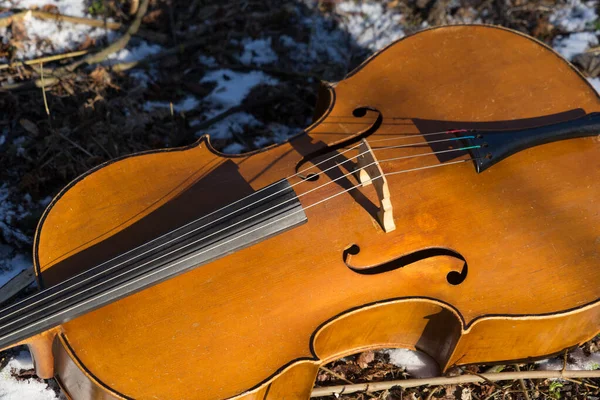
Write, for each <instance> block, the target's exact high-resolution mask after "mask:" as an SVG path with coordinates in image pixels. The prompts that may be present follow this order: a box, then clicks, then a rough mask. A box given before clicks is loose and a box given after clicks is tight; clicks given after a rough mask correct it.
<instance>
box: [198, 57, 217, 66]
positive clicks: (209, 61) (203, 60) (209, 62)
mask: <svg viewBox="0 0 600 400" xmlns="http://www.w3.org/2000/svg"><path fill="white" fill-rule="evenodd" d="M198 62H200V64H202V65H205V66H207V67H210V68H214V67H216V66H217V60H215V58H214V57H213V56H205V55H204V54H200V55H199V56H198Z"/></svg>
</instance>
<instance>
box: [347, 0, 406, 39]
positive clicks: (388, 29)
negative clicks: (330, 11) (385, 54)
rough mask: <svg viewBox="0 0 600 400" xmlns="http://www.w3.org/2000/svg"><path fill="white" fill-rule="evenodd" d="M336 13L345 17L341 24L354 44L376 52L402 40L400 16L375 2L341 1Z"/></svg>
mask: <svg viewBox="0 0 600 400" xmlns="http://www.w3.org/2000/svg"><path fill="white" fill-rule="evenodd" d="M336 9H337V11H338V12H340V13H343V14H345V15H347V18H346V19H345V22H344V23H343V27H344V29H346V30H347V31H348V32H349V33H350V35H351V36H352V38H354V39H355V41H356V43H357V44H358V45H360V46H361V47H366V48H368V49H370V50H373V51H376V50H379V49H382V48H384V47H385V46H387V45H388V44H390V43H392V42H394V41H396V40H398V39H400V38H402V37H403V36H404V31H403V30H402V28H401V21H402V15H401V14H399V13H397V12H394V11H391V10H389V9H388V8H386V7H385V5H384V4H381V3H375V2H355V1H342V2H340V3H338V4H337V6H336Z"/></svg>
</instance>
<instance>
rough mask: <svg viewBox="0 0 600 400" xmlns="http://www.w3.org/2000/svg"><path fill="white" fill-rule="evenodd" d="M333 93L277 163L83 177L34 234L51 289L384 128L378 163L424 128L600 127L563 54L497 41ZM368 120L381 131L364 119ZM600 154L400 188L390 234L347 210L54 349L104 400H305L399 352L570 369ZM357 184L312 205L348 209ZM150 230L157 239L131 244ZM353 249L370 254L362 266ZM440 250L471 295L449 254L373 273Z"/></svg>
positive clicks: (491, 36) (473, 30)
mask: <svg viewBox="0 0 600 400" xmlns="http://www.w3.org/2000/svg"><path fill="white" fill-rule="evenodd" d="M327 93H329V100H330V101H329V104H328V107H323V113H322V115H321V117H320V118H319V119H318V120H317V121H316V122H315V124H314V125H312V126H311V127H310V128H308V129H307V132H306V134H303V135H301V136H298V137H296V138H295V139H292V140H291V141H290V142H288V143H285V144H282V145H280V146H276V147H272V148H269V149H266V150H264V151H260V152H255V153H252V154H249V155H243V156H240V157H230V158H226V157H224V156H223V155H220V154H217V153H216V152H215V151H214V150H212V149H211V148H210V144H209V143H208V140H207V139H206V138H204V139H202V140H200V141H199V143H198V144H197V145H195V146H191V147H189V148H186V149H178V150H173V151H163V152H152V153H148V154H146V155H142V156H136V157H129V158H124V159H122V160H120V161H116V162H112V163H110V164H109V165H105V166H103V167H102V168H100V169H98V170H96V172H94V173H91V174H88V175H86V176H83V177H81V178H79V179H78V180H77V181H76V182H74V183H73V184H72V185H71V186H70V187H69V188H68V190H66V191H64V192H62V193H61V194H60V195H59V196H58V197H57V199H55V201H54V202H53V204H52V205H51V206H50V208H49V210H48V211H47V213H46V214H45V215H44V218H43V220H42V223H41V224H40V227H39V230H38V232H37V234H36V240H35V250H36V251H35V257H36V258H35V261H36V268H37V269H38V272H39V273H40V274H41V275H40V276H41V279H42V281H43V282H44V283H45V284H46V285H48V286H51V285H53V284H56V283H58V282H60V281H61V280H63V279H65V277H67V276H70V275H72V274H74V273H75V272H74V271H77V270H78V269H81V268H89V267H91V266H93V265H95V264H97V263H98V261H100V260H102V259H103V258H105V257H108V256H110V255H112V254H113V253H116V254H118V251H123V248H126V246H127V245H131V243H133V242H135V241H136V240H137V241H143V240H149V239H151V238H152V237H153V235H154V234H155V233H156V232H154V231H153V229H157V230H160V229H161V227H162V228H167V227H171V225H174V226H177V225H176V224H178V223H180V222H181V221H183V220H185V219H186V218H189V217H190V216H192V215H194V213H196V212H197V213H200V214H201V213H202V212H206V211H207V210H211V209H213V208H214V204H220V203H226V202H228V201H232V200H235V199H236V198H238V197H239V195H240V194H241V193H245V192H244V190H245V189H253V190H258V189H260V188H262V187H264V186H266V185H268V184H270V183H272V182H275V181H277V180H279V179H282V178H285V177H288V176H291V175H293V174H294V173H295V172H296V166H297V165H298V164H299V162H300V161H301V160H302V159H303V158H304V157H305V156H306V155H310V154H311V153H313V152H315V151H318V150H319V149H322V148H324V146H326V145H332V144H334V143H336V142H337V141H342V140H346V139H348V138H349V137H351V136H353V135H357V134H358V133H360V132H362V131H365V130H368V129H369V128H371V127H372V126H373V124H374V123H375V122H376V121H377V119H378V117H379V116H382V120H381V121H380V122H381V125H380V126H379V128H378V129H377V130H376V131H375V132H374V133H372V134H371V135H370V136H369V137H368V139H367V140H368V141H369V143H370V144H371V146H372V147H374V148H375V147H377V146H376V143H377V142H376V141H377V140H382V139H390V138H391V137H392V136H397V135H398V134H418V135H419V137H421V135H423V134H425V133H426V131H424V129H425V128H423V127H426V128H431V129H435V128H436V127H441V129H452V128H462V127H463V126H466V125H469V126H468V128H477V127H485V128H486V129H490V128H495V129H505V128H507V127H525V126H532V125H535V124H539V123H540V120H532V119H534V118H538V117H543V116H553V117H548V118H550V119H549V120H552V121H557V120H565V119H570V118H573V117H574V116H578V115H581V113H590V112H594V111H600V102H599V99H598V96H597V94H596V92H595V91H594V90H593V89H592V88H591V87H590V86H589V84H588V83H587V82H586V81H585V80H584V79H583V78H582V77H581V76H580V75H579V74H578V73H577V72H576V71H575V70H574V69H573V68H572V66H570V65H569V64H568V63H566V62H565V61H564V60H563V59H561V58H560V57H559V56H557V55H556V54H555V53H554V52H552V51H551V50H550V49H548V48H546V47H545V46H543V45H541V44H540V43H538V42H536V41H534V40H532V39H530V38H528V37H525V36H523V35H520V34H518V33H515V32H512V31H509V30H506V29H501V28H495V27H485V26H457V27H446V28H439V29H432V30H428V31H424V32H421V33H419V34H416V35H414V36H411V37H408V38H406V39H403V40H401V41H399V42H397V43H396V44H394V45H392V46H390V47H389V48H387V49H386V50H384V51H382V52H381V53H379V54H377V55H375V56H373V57H372V58H371V59H370V60H368V61H367V62H366V63H365V64H364V65H363V66H361V67H360V68H358V69H357V70H356V71H355V72H353V73H352V74H351V75H350V76H349V77H348V78H347V79H345V80H343V81H341V82H339V83H336V84H333V85H331V86H329V87H328V89H327ZM360 107H368V108H370V109H373V110H377V112H375V111H367V112H366V115H364V116H362V117H356V116H354V115H353V112H354V111H355V110H356V109H357V108H360ZM453 122H461V124H458V125H460V126H456V127H453V126H449V124H450V125H453V124H454V123H453ZM482 123H487V125H477V124H482ZM424 140H425V139H424V138H423V139H419V142H422V141H424ZM384 143H385V142H384ZM426 149H428V147H427V148H426ZM423 151H424V146H417V147H410V148H403V149H402V152H401V153H400V152H399V151H398V149H389V150H382V151H380V152H379V153H378V154H377V156H378V158H379V159H380V160H383V159H389V158H394V157H396V156H398V155H399V154H400V155H402V156H405V155H416V154H419V153H422V152H423ZM599 152H600V144H599V142H598V139H597V138H595V137H587V138H580V139H573V140H567V141H561V142H555V143H551V144H547V145H543V146H538V147H535V148H531V149H527V150H524V151H521V152H519V153H518V154H515V155H513V156H511V157H510V158H508V159H506V160H504V161H503V162H500V163H499V164H497V165H495V166H494V167H493V168H490V169H489V170H487V171H484V172H483V173H482V174H477V173H476V172H475V170H474V167H473V165H472V163H469V162H465V163H461V164H457V165H453V166H449V167H444V168H435V169H430V170H422V171H418V173H417V172H416V171H415V172H414V173H405V174H398V175H390V176H389V177H388V178H387V180H388V185H389V188H390V192H391V199H392V202H393V205H394V217H395V221H394V222H395V225H396V229H395V230H394V231H392V232H389V233H385V232H384V231H383V230H382V229H381V227H380V226H379V224H378V222H377V220H376V217H375V216H376V211H377V206H376V205H377V196H376V194H375V193H374V191H373V190H370V189H367V188H362V189H360V190H355V191H349V192H347V193H346V194H344V195H340V196H337V197H336V198H335V199H332V200H331V201H329V202H327V203H326V204H324V205H323V206H322V207H312V208H310V209H307V210H306V215H307V218H308V222H307V223H306V224H304V225H302V226H300V227H297V228H294V229H292V230H290V231H288V232H286V233H284V234H281V235H278V236H275V237H272V238H270V239H269V240H267V241H263V242H261V243H258V244H256V245H254V246H251V247H248V248H246V249H244V250H241V251H238V252H236V253H234V254H231V255H229V256H227V257H224V258H222V259H219V260H217V261H214V262H212V263H210V264H207V265H204V266H202V267H201V268H197V269H195V270H193V271H191V272H188V273H186V274H184V275H180V276H178V277H176V278H173V279H170V280H168V281H165V282H163V283H161V284H159V285H157V286H154V287H152V288H151V289H148V290H144V291H141V292H139V293H136V294H134V295H132V296H129V297H127V298H125V299H122V300H119V301H117V302H115V303H113V304H111V305H108V306H105V307H103V308H101V309H98V310H96V311H93V312H91V313H89V314H86V315H84V316H81V317H79V318H76V319H74V320H72V321H70V322H68V323H65V324H63V325H62V327H61V336H60V340H61V341H62V343H63V344H64V346H65V348H66V349H67V350H66V352H67V353H68V354H70V356H71V358H74V359H76V360H77V363H79V364H80V365H83V366H85V373H84V374H85V375H86V376H87V378H89V379H91V380H92V381H96V382H101V385H99V386H101V387H102V388H103V389H98V390H99V392H101V393H104V394H106V393H112V395H114V396H118V395H123V396H129V397H135V398H152V397H158V398H207V399H219V398H229V397H233V396H236V395H240V394H245V395H248V396H250V397H249V398H252V396H255V397H254V398H264V397H265V393H266V390H267V389H266V388H268V387H269V384H272V386H271V388H270V389H269V390H270V393H271V394H270V396H275V397H272V398H277V397H276V394H277V393H278V390H283V387H284V385H282V384H281V382H283V381H282V380H279V381H278V380H277V378H279V377H281V376H282V373H283V372H284V371H287V372H286V373H285V377H284V378H281V379H287V381H285V382H286V383H287V386H289V387H296V386H295V385H297V386H298V387H300V386H302V385H300V384H298V383H297V382H300V381H302V379H304V380H307V378H305V377H306V376H309V377H310V376H311V373H312V371H313V370H315V368H316V366H317V365H320V364H321V363H323V362H326V361H328V360H331V359H334V358H337V357H340V356H343V355H346V354H350V353H354V352H357V351H361V350H364V349H367V348H376V347H385V346H403V347H409V348H418V349H420V350H423V351H426V352H428V353H429V354H431V355H432V356H433V357H434V358H435V359H436V360H437V361H438V362H439V363H440V365H441V366H442V367H443V368H446V367H448V366H450V365H453V364H457V363H458V364H466V363H473V362H494V361H503V360H510V359H522V358H526V357H537V356H543V355H547V354H551V353H554V352H557V351H560V350H562V349H563V348H564V347H566V346H570V345H572V344H575V343H578V342H581V341H584V340H586V339H587V338H589V337H592V336H594V335H595V334H596V333H597V332H598V330H599V321H600V308H599V307H598V303H599V297H600V296H599V287H600V269H598V268H597V266H598V261H599V260H600V232H599V230H598V227H599V226H600V213H599V212H598V204H597V199H598V198H600V186H599V185H598V183H597V182H598V181H599V178H600V176H599V174H600V157H598V155H599ZM461 157H462V158H468V155H463V156H461ZM428 161H429V163H435V162H436V160H435V158H434V159H429V160H428ZM304 165H305V166H306V165H310V162H309V163H308V164H307V163H305V164H304ZM423 165H424V160H423V159H422V158H406V159H402V160H397V161H393V162H388V163H382V164H381V167H382V170H383V173H384V174H387V173H392V172H395V171H399V170H407V169H416V168H420V167H422V166H423ZM344 173H345V171H344ZM338 175H339V173H338ZM338 175H335V173H333V172H332V173H331V174H330V175H327V174H324V175H322V176H321V177H320V178H319V180H318V181H316V182H315V183H314V184H313V183H310V182H305V183H302V185H306V186H301V185H299V186H298V187H297V189H296V191H297V193H299V194H300V193H302V192H303V191H304V190H305V189H301V188H302V187H304V188H306V189H309V188H311V187H316V186H311V185H317V184H318V185H321V184H323V183H325V182H327V181H330V180H332V179H335V176H338ZM352 179H353V178H348V179H347V181H348V182H346V181H345V180H341V181H339V182H337V183H336V184H332V185H329V186H327V187H325V188H324V189H323V190H319V191H315V192H312V193H309V194H307V195H305V196H303V197H302V198H301V203H302V204H303V205H304V206H306V207H308V206H310V205H311V204H314V203H315V202H317V201H319V200H320V199H322V198H323V197H324V196H325V197H326V196H332V195H334V194H336V193H339V192H340V190H341V189H343V188H345V187H346V186H344V185H348V184H350V181H351V182H354V180H352ZM290 181H291V182H292V183H294V182H298V181H299V178H298V177H295V178H291V179H290ZM165 210H166V211H165ZM166 213H169V214H166ZM165 215H170V216H171V218H165ZM142 221H146V222H143V223H144V224H146V225H143V226H144V227H145V229H140V228H136V226H138V227H139V226H140V225H138V224H140V223H142ZM148 221H150V222H148ZM128 229H129V230H128ZM131 230H133V231H135V235H132V234H131V233H130V232H131ZM65 238H68V240H65ZM128 241H129V242H128ZM119 246H122V248H120V247H119ZM352 246H358V248H360V251H359V252H358V253H357V254H356V252H354V253H355V254H351V255H350V256H349V257H348V254H347V253H345V251H346V250H348V249H349V248H351V247H352ZM424 249H450V250H452V251H454V252H456V253H458V254H460V256H461V257H463V259H464V260H466V261H467V263H468V272H467V273H466V277H465V279H464V281H462V282H461V283H460V284H458V285H453V284H451V283H449V282H448V280H447V275H448V273H449V272H451V271H462V269H463V268H464V265H463V264H464V261H463V260H462V259H459V258H457V257H452V256H449V255H440V254H441V253H435V252H434V253H432V255H431V256H430V257H425V258H421V259H418V260H417V261H415V262H413V263H409V264H407V265H405V266H403V267H402V268H395V269H394V268H391V269H389V270H387V271H386V272H381V273H373V274H365V273H358V272H357V270H361V269H362V270H365V269H366V270H368V269H369V267H373V266H378V265H382V264H385V263H387V262H389V261H390V260H393V259H397V258H399V257H402V256H405V255H407V254H410V253H413V252H415V251H419V250H424ZM77 254H79V255H80V257H79V258H77V257H76V255H77ZM82 255H85V257H83V256H82ZM70 259H71V260H75V259H76V260H77V261H78V263H77V264H76V263H75V262H70V261H69V260H70ZM75 264H76V265H75ZM351 267H352V268H351ZM359 272H360V271H359ZM572 326H577V329H576V330H573V329H572ZM67 358H68V357H67ZM234 363H235V365H236V368H232V365H233V364H234ZM67 364H68V363H67V362H66V361H65V365H67ZM131 365H136V366H139V368H133V369H132V368H130V366H131ZM125 368H126V369H127V371H126V372H125ZM65 371H74V370H69V369H68V368H67V367H65ZM307 371H308V372H307ZM73 374H75V372H71V375H68V374H67V376H71V377H73V376H75V375H73ZM65 379H66V378H65ZM73 379H75V378H73ZM66 380H67V381H68V379H66ZM308 380H310V379H308ZM290 382H294V385H292V384H291V383H290ZM302 382H303V381H302ZM67 384H68V382H67ZM309 384H310V382H309ZM304 386H306V385H304ZM304 386H302V387H304ZM309 389H310V388H309ZM79 390H81V396H82V397H85V396H88V395H89V393H91V392H90V390H91V389H90V390H88V389H86V388H85V387H84V388H81V389H79ZM298 390H299V393H300V392H301V390H300V389H298ZM303 390H304V391H306V389H303ZM302 393H305V392H302ZM260 396H262V397H260ZM269 398H271V397H269ZM280 398H281V397H280Z"/></svg>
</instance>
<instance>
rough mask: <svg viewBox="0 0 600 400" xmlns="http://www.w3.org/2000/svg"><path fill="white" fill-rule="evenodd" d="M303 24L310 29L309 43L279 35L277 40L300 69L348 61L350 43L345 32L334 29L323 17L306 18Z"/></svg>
mask: <svg viewBox="0 0 600 400" xmlns="http://www.w3.org/2000/svg"><path fill="white" fill-rule="evenodd" d="M304 24H305V25H307V26H309V27H310V29H311V32H312V33H311V36H310V41H309V43H301V42H297V41H295V40H294V39H293V38H292V37H291V36H288V35H281V36H280V37H279V42H280V44H281V45H283V46H284V47H285V48H286V49H287V50H288V54H287V56H288V57H289V58H290V59H291V60H293V61H294V62H295V63H296V68H298V70H301V71H310V70H311V69H312V68H313V66H315V65H317V64H319V63H324V64H341V65H345V64H347V63H348V59H349V57H350V56H351V54H352V49H353V47H352V45H351V43H350V42H351V41H350V40H349V35H348V33H347V32H345V31H343V30H340V29H336V28H335V24H333V22H332V21H329V20H327V19H325V18H323V17H320V16H319V17H316V16H315V17H314V19H312V18H306V19H305V20H304Z"/></svg>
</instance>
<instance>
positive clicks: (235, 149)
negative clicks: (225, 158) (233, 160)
mask: <svg viewBox="0 0 600 400" xmlns="http://www.w3.org/2000/svg"><path fill="white" fill-rule="evenodd" d="M244 150H246V146H244V145H243V144H241V143H231V144H230V145H228V146H225V148H223V153H226V154H239V153H242V152H244Z"/></svg>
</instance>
